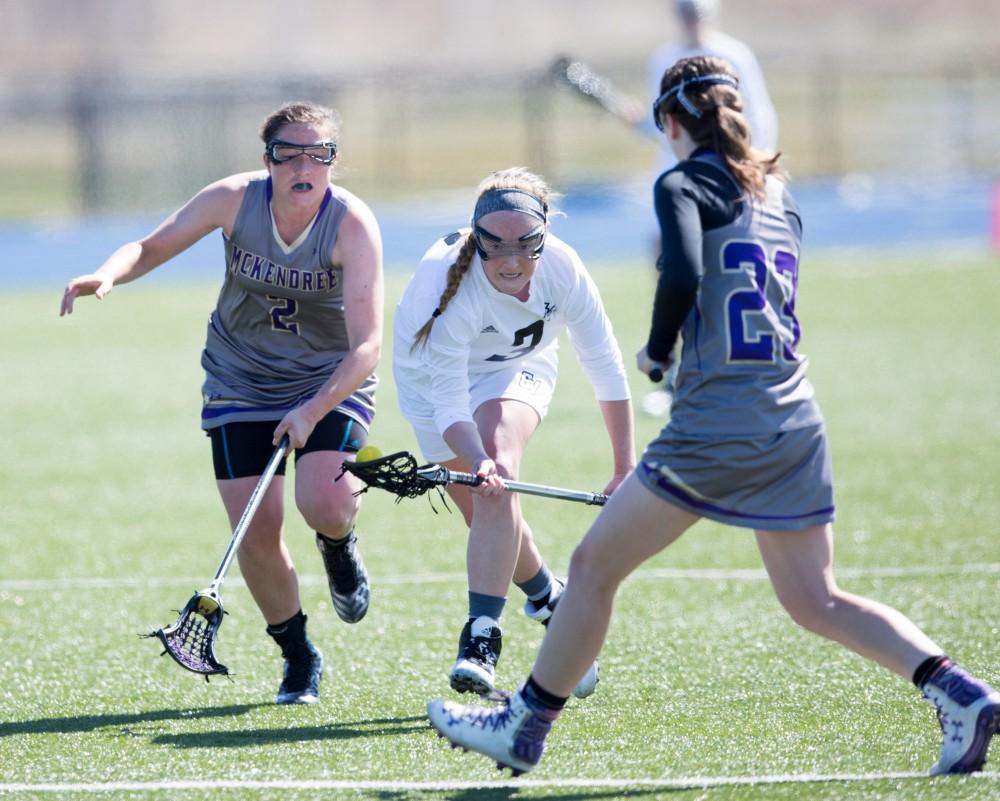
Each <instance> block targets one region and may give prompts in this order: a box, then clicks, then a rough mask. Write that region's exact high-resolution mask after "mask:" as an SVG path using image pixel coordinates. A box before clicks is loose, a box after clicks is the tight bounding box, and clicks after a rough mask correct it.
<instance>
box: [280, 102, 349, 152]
mask: <svg viewBox="0 0 1000 801" xmlns="http://www.w3.org/2000/svg"><path fill="white" fill-rule="evenodd" d="M293 124H300V125H311V126H313V127H314V128H319V129H320V130H321V131H324V132H325V135H326V136H328V137H329V138H330V139H333V140H336V139H337V136H338V135H339V134H340V126H339V125H338V122H337V115H336V114H335V113H334V112H333V110H332V109H328V108H327V107H326V106H321V105H319V104H318V103H309V102H307V101H302V100H297V101H293V102H291V103H285V104H284V105H283V106H282V107H281V108H279V109H277V110H276V111H273V112H271V114H269V115H268V117H267V119H266V120H264V123H263V124H262V125H261V126H260V138H261V140H263V142H264V144H265V145H266V144H267V143H268V142H270V141H271V140H272V139H274V138H275V137H276V136H277V135H278V131H280V130H281V129H282V128H283V127H284V126H286V125H293Z"/></svg>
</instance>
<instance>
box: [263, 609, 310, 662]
mask: <svg viewBox="0 0 1000 801" xmlns="http://www.w3.org/2000/svg"><path fill="white" fill-rule="evenodd" d="M306 620H308V618H307V617H306V616H305V614H303V612H302V610H301V609H300V610H299V611H298V612H296V613H295V614H294V615H292V616H291V617H290V618H288V620H286V621H285V622H284V623H273V624H269V625H268V627H267V633H268V634H270V635H271V637H272V639H273V640H274V641H275V642H276V643H277V644H278V647H279V648H280V649H281V653H282V655H283V656H284V657H285V658H286V659H288V658H289V657H291V656H298V655H301V654H302V653H303V652H305V651H309V650H311V649H312V643H311V642H309V637H308V635H307V634H306Z"/></svg>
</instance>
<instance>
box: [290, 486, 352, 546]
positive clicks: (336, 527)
mask: <svg viewBox="0 0 1000 801" xmlns="http://www.w3.org/2000/svg"><path fill="white" fill-rule="evenodd" d="M297 504H298V507H299V512H300V513H301V514H302V518H303V519H304V520H305V521H306V525H307V526H309V528H311V529H312V530H313V531H319V532H320V533H322V534H325V535H326V536H328V537H331V538H333V539H337V538H339V537H343V536H344V535H345V534H348V533H349V532H350V530H351V529H352V528H354V520H355V518H356V517H357V516H358V504H357V502H356V501H355V499H353V498H351V499H350V500H349V501H344V500H342V499H340V500H338V499H337V498H336V497H333V496H332V495H331V496H328V497H310V498H305V499H300V500H298V501H297Z"/></svg>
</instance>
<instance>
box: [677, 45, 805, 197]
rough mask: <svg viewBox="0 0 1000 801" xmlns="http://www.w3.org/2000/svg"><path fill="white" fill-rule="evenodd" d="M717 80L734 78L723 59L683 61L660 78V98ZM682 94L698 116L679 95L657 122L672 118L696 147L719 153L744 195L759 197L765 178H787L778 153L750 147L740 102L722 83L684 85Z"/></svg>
mask: <svg viewBox="0 0 1000 801" xmlns="http://www.w3.org/2000/svg"><path fill="white" fill-rule="evenodd" d="M718 74H721V75H728V76H730V77H732V78H736V73H735V72H734V70H733V68H732V67H731V66H730V65H729V62H727V61H726V60H725V59H721V58H716V57H714V56H693V57H692V58H682V59H681V60H680V61H678V62H676V63H675V64H674V65H673V66H671V67H669V68H668V69H667V71H666V72H664V73H663V79H662V80H661V81H660V94H661V95H663V94H666V93H667V92H669V91H670V90H671V89H673V88H674V87H676V86H678V85H679V84H680V83H681V82H682V81H685V82H686V81H690V80H691V79H692V78H697V77H699V76H703V75H718ZM683 92H684V96H685V98H686V99H687V101H688V102H689V103H690V104H691V105H693V106H694V108H695V109H696V110H697V111H698V112H701V116H700V117H698V116H695V115H694V114H692V113H691V112H690V111H688V110H687V109H686V108H684V105H683V104H682V103H681V102H680V99H679V94H680V93H679V92H678V93H675V94H674V95H673V96H672V97H670V98H668V99H667V100H666V101H665V102H664V103H663V104H662V105H661V106H660V109H659V114H660V118H661V119H662V118H663V116H664V115H666V114H670V115H672V116H673V117H674V118H676V120H677V121H678V122H679V123H680V124H681V125H682V126H683V127H684V130H686V131H687V132H688V134H690V136H691V139H692V140H693V141H694V143H695V144H696V145H697V146H698V147H708V148H711V149H712V150H714V151H715V152H716V153H718V154H719V157H720V158H721V159H722V160H723V161H724V162H725V164H726V167H727V168H728V169H729V172H730V173H731V174H732V176H733V178H734V179H735V180H736V183H737V184H739V185H740V188H742V189H743V191H744V192H748V193H749V194H751V195H756V196H758V197H759V196H760V195H762V194H763V192H764V179H765V177H766V176H768V175H774V176H776V177H777V178H780V179H782V180H785V179H786V178H787V175H786V173H785V171H784V170H783V169H782V168H781V166H780V165H779V164H778V159H779V158H780V157H781V154H780V153H773V154H772V153H767V152H765V151H762V150H756V149H755V148H753V147H752V146H751V142H750V123H749V122H747V118H746V117H745V116H744V115H743V98H742V96H741V95H740V93H739V91H738V90H737V89H735V88H733V87H732V86H729V85H728V84H725V83H704V84H698V83H692V84H691V85H685V86H684V87H683Z"/></svg>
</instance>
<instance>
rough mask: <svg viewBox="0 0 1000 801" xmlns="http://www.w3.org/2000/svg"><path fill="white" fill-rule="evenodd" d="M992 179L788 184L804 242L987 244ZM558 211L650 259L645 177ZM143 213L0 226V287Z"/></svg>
mask: <svg viewBox="0 0 1000 801" xmlns="http://www.w3.org/2000/svg"><path fill="white" fill-rule="evenodd" d="M995 191H996V190H995V188H994V185H993V184H992V183H991V182H990V181H988V180H964V181H957V182H956V181H951V182H948V183H945V182H940V183H934V182H929V181H927V180H926V179H922V180H921V181H920V182H919V183H916V182H914V183H909V182H904V181H900V180H888V179H872V178H869V177H866V176H858V177H853V178H851V177H849V178H845V179H841V180H838V181H825V182H816V183H803V184H793V192H794V193H795V197H796V199H797V200H798V202H799V206H800V208H801V211H802V217H803V220H804V238H805V241H804V248H805V250H806V253H807V254H808V253H809V252H810V251H813V252H815V251H819V250H823V249H827V248H837V247H868V248H873V249H874V248H887V247H900V246H908V247H912V248H918V249H919V248H921V247H930V246H946V245H950V244H961V245H966V246H969V245H971V246H978V247H982V248H984V249H985V248H987V247H989V244H990V238H991V236H992V230H991V225H992V223H991V220H992V214H993V213H994V212H993V209H992V203H993V197H994V192H995ZM373 208H374V211H375V213H376V215H377V216H378V219H379V222H380V224H381V226H382V235H383V238H384V240H385V262H386V266H387V268H389V269H405V270H411V269H413V267H415V266H416V263H417V261H418V260H419V259H420V257H421V255H422V254H423V252H424V251H425V250H426V249H427V247H428V246H429V245H430V244H431V243H432V242H433V241H434V240H435V239H436V238H437V237H440V236H443V235H444V234H447V233H449V232H450V231H453V230H455V228H457V227H460V226H462V225H464V224H467V220H468V215H469V213H470V211H471V190H470V192H468V193H461V194H458V195H450V196H445V197H442V196H437V197H432V198H428V199H426V200H423V201H420V200H414V199H411V200H409V201H407V202H405V203H392V204H389V203H384V204H374V206H373ZM560 208H561V209H562V211H563V212H565V216H564V217H563V216H560V217H556V218H554V219H553V221H552V230H553V231H554V232H555V233H556V235H558V236H559V237H561V238H563V239H565V240H566V241H568V242H569V243H570V244H571V245H573V246H574V247H575V248H576V249H577V250H578V251H579V253H580V255H581V256H582V257H583V259H584V261H585V262H590V261H592V262H595V263H596V262H607V261H621V260H628V261H637V262H641V261H644V260H650V251H651V244H650V243H651V241H652V237H653V235H654V231H655V226H654V221H653V212H652V202H651V191H650V189H649V186H648V185H646V184H643V185H639V184H627V185H616V186H607V185H603V186H598V185H579V186H574V187H569V188H568V189H567V190H566V193H565V196H564V197H563V198H562V200H561V202H560ZM158 222H159V220H158V219H151V218H149V217H139V218H128V219H123V218H110V219H89V220H81V221H74V222H71V223H65V224H54V223H53V224H18V225H15V224H13V223H5V224H2V225H0V252H2V254H3V282H2V284H0V287H2V288H0V291H4V290H9V289H14V288H17V287H25V286H51V287H52V288H53V290H54V291H58V290H59V289H60V288H61V287H62V286H63V284H65V282H66V281H67V280H68V279H69V278H71V277H73V276H74V275H79V274H81V273H85V272H90V271H92V270H94V269H96V268H97V267H98V266H99V265H100V264H101V262H102V261H103V260H104V259H105V258H106V257H107V256H108V255H109V254H110V253H111V252H112V251H113V250H114V249H115V248H116V247H118V246H119V245H121V244H123V243H124V242H127V241H130V240H133V239H137V238H139V237H141V236H143V235H144V234H146V233H148V232H149V231H150V230H152V228H153V227H154V226H155V225H156V224H157V223H158ZM222 269H223V246H222V236H221V234H219V233H214V234H210V235H209V236H207V237H205V239H203V240H202V241H200V242H198V243H197V244H196V245H195V246H194V247H192V248H191V249H190V250H188V251H187V252H186V253H184V254H182V255H180V256H178V257H177V258H176V259H174V260H173V261H172V262H170V263H168V264H167V265H164V266H163V267H162V268H160V269H159V270H157V271H156V272H154V273H153V274H152V275H151V276H150V277H148V278H146V279H144V280H159V281H164V280H186V281H190V280H193V279H198V278H205V279H206V280H215V279H216V278H218V277H219V274H220V273H221V271H222Z"/></svg>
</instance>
